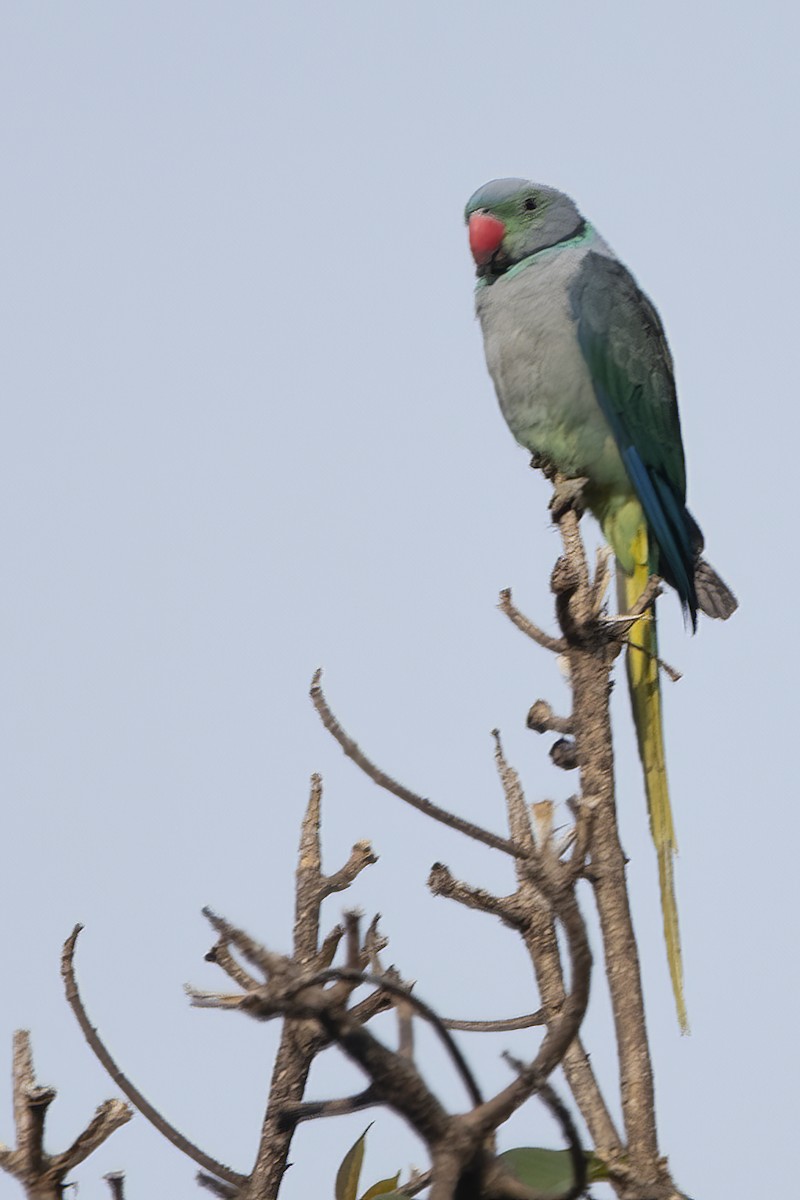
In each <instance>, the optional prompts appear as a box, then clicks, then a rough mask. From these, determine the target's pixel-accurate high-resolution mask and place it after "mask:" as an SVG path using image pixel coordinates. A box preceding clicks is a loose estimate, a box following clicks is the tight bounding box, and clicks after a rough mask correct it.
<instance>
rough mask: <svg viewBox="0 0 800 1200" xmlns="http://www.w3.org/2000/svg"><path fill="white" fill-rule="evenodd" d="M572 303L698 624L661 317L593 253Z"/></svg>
mask: <svg viewBox="0 0 800 1200" xmlns="http://www.w3.org/2000/svg"><path fill="white" fill-rule="evenodd" d="M570 301H571V304H572V312H573V316H574V317H575V320H576V322H577V327H578V341H579V343H580V347H581V351H582V353H583V356H584V358H585V359H586V362H587V364H588V366H589V370H590V372H591V377H592V383H593V385H594V390H595V395H596V396H597V400H598V403H599V404H600V407H601V408H602V410H603V413H604V414H605V417H606V419H607V421H608V423H609V425H610V426H611V430H612V433H613V435H614V439H615V441H616V443H617V447H618V449H619V452H620V455H621V456H622V461H623V463H624V464H625V468H626V470H627V472H628V476H629V478H630V481H631V484H632V486H633V489H634V491H635V492H636V495H637V497H638V499H639V502H640V504H641V505H642V508H643V510H644V514H645V517H646V518H647V524H648V529H649V532H650V533H651V535H652V537H653V539H654V540H655V543H656V545H657V547H658V551H659V553H658V563H657V564H656V565H657V569H658V570H659V572H660V573H661V574H662V575H663V576H664V577H665V578H666V579H667V580H668V581H669V582H670V583H671V584H672V585H673V587H675V588H676V590H677V592H678V594H679V596H680V598H681V600H682V602H683V603H684V605H685V606H686V607H687V608H688V609H689V611H690V612H691V614H692V620H693V621H694V619H695V613H696V609H697V597H696V595H695V587H694V563H695V558H696V554H697V551H698V549H699V548H700V545H701V544H702V538H701V535H700V531H699V529H698V528H697V525H696V524H695V522H694V520H693V518H692V517H691V515H690V514H689V513H688V512H687V510H686V505H685V498H686V465H685V461H684V457H683V441H682V438H681V426H680V418H679V416H678V401H677V396H676V394H675V379H674V375H673V368H672V356H671V355H670V352H669V347H668V345H667V339H666V337H665V335H664V330H663V327H662V325H661V321H660V320H659V316H658V313H657V312H656V310H655V308H654V307H653V305H652V304H651V303H650V301H649V300H648V299H647V297H646V296H645V295H644V293H643V292H641V291H640V290H639V288H638V286H637V284H636V281H635V280H634V278H633V276H632V275H631V274H630V272H628V271H627V270H626V269H625V267H623V265H622V264H621V263H620V262H617V261H616V259H613V258H608V257H606V256H605V255H603V254H597V253H596V252H594V251H591V252H590V253H589V254H587V255H586V257H585V258H584V260H583V264H582V266H581V269H580V271H579V272H578V274H577V276H576V278H575V281H574V283H573V284H572V287H571V291H570Z"/></svg>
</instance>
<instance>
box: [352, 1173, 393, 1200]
mask: <svg viewBox="0 0 800 1200" xmlns="http://www.w3.org/2000/svg"><path fill="white" fill-rule="evenodd" d="M399 1179H400V1172H399V1171H398V1172H397V1174H396V1175H393V1176H392V1178H391V1179H381V1180H379V1182H378V1183H373V1185H372V1187H371V1188H369V1190H368V1191H366V1192H364V1195H363V1196H362V1197H361V1200H372V1198H373V1196H392V1195H393V1196H396V1195H397V1192H396V1191H395V1190H394V1189H395V1188H396V1187H397V1184H398V1181H399Z"/></svg>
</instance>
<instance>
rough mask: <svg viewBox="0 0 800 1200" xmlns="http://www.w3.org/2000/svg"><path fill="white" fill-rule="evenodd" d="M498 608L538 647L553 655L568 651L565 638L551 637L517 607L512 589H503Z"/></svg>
mask: <svg viewBox="0 0 800 1200" xmlns="http://www.w3.org/2000/svg"><path fill="white" fill-rule="evenodd" d="M497 607H498V608H499V609H500V611H501V612H502V613H505V615H506V616H507V617H508V619H509V620H510V621H511V622H512V624H514V625H516V627H517V629H519V630H521V632H522V633H524V634H525V636H526V637H529V638H531V639H532V640H533V641H534V642H536V644H537V646H541V647H542V648H543V649H544V650H549V651H550V652H551V653H552V654H563V653H564V651H565V650H566V648H567V643H566V642H565V641H564V639H563V638H558V637H551V636H550V634H549V633H545V632H544V630H543V629H539V627H538V625H534V623H533V621H531V620H530V619H529V618H528V617H526V616H524V615H523V613H521V612H520V611H519V609H518V608H516V607H515V605H514V604H513V603H512V600H511V588H503V590H502V592H501V593H500V603H499V604H498V606H497Z"/></svg>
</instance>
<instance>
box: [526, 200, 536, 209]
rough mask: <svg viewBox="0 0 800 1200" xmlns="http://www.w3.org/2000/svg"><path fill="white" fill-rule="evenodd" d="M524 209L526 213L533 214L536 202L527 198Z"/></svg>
mask: <svg viewBox="0 0 800 1200" xmlns="http://www.w3.org/2000/svg"><path fill="white" fill-rule="evenodd" d="M525 208H527V210H528V212H533V210H534V209H535V208H536V200H535V198H534V197H533V196H528V197H527V198H526V200H525Z"/></svg>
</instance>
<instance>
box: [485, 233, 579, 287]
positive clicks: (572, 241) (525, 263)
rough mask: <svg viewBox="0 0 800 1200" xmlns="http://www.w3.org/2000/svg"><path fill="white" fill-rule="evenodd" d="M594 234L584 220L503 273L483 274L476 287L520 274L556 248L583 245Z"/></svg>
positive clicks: (486, 285)
mask: <svg viewBox="0 0 800 1200" xmlns="http://www.w3.org/2000/svg"><path fill="white" fill-rule="evenodd" d="M594 234H595V230H594V226H593V225H590V224H589V222H588V221H582V222H581V224H580V225H579V226H578V228H577V229H576V230H575V232H574V233H570V234H568V236H567V237H565V238H564V239H563V240H562V241H560V242H553V244H552V245H551V246H542V247H541V249H539V250H534V252H533V254H528V255H526V257H525V258H521V259H520V260H519V262H515V263H514V265H513V266H512V267H509V268H508V270H507V271H503V273H502V274H501V275H495V276H494V277H493V278H491V279H489V278H487V277H486V276H483V277H482V278H480V279H479V280H478V281H477V283H476V284H475V287H476V288H480V287H488V286H489V285H490V284H492V283H497V282H498V280H500V279H510V278H511V276H512V275H519V273H520V271H524V270H525V268H526V267H529V266H530V265H531V263H534V262H537V261H538V260H539V259H540V258H543V257H544V256H545V255H550V254H553V253H554V252H555V251H556V250H570V249H572V248H573V247H575V246H583V245H584V244H585V243H586V242H589V241H591V239H592V238H593V237H594Z"/></svg>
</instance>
